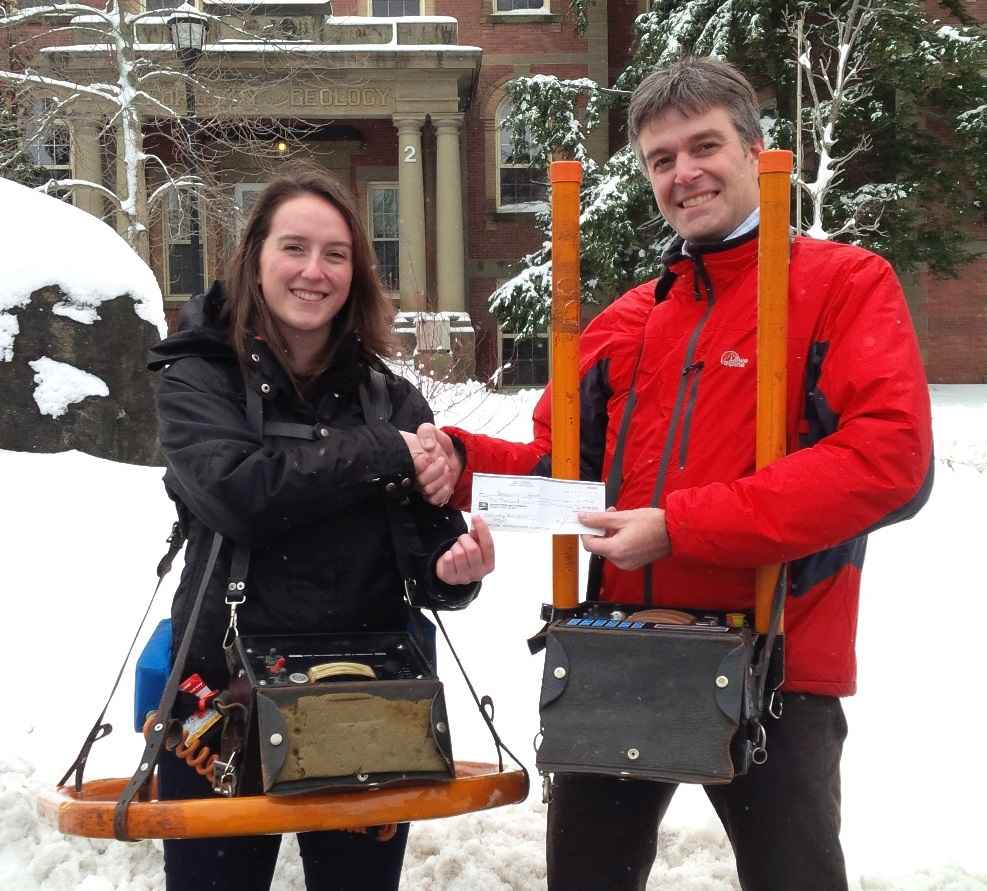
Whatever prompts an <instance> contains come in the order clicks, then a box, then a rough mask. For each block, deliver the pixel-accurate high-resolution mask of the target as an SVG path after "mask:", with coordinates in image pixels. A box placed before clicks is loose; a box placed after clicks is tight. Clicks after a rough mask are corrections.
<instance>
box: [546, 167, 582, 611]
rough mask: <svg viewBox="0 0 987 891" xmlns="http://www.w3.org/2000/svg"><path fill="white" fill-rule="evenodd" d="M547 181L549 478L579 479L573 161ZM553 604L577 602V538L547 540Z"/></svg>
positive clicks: (577, 170) (576, 181)
mask: <svg viewBox="0 0 987 891" xmlns="http://www.w3.org/2000/svg"><path fill="white" fill-rule="evenodd" d="M550 178H551V182H552V476H553V477H556V478H557V479H566V480H577V479H579V303H580V295H581V291H582V288H581V285H580V276H579V186H580V184H581V183H582V178H583V168H582V165H581V164H580V163H579V162H578V161H553V162H552V165H551V168H550ZM552 602H553V603H554V604H555V606H556V607H559V608H563V609H565V608H571V607H574V606H575V605H576V604H577V603H578V602H579V548H578V541H577V536H575V535H555V536H553V538H552Z"/></svg>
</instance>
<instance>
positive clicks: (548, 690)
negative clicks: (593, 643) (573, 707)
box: [539, 630, 569, 708]
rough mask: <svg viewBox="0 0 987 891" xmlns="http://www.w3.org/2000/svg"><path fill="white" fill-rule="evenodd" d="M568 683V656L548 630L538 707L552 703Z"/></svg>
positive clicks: (560, 642)
mask: <svg viewBox="0 0 987 891" xmlns="http://www.w3.org/2000/svg"><path fill="white" fill-rule="evenodd" d="M568 683H569V656H568V654H567V653H566V651H565V647H564V646H563V645H562V641H561V640H560V638H559V635H558V634H553V633H552V631H551V630H549V632H548V634H547V635H546V636H545V668H544V672H543V673H542V679H541V701H540V703H539V706H540V707H541V708H545V706H546V705H549V704H550V703H552V702H554V701H555V700H556V699H558V698H559V697H560V696H561V695H562V694H563V693H564V692H565V688H566V685H567V684H568Z"/></svg>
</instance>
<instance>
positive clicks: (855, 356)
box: [447, 233, 933, 696]
mask: <svg viewBox="0 0 987 891" xmlns="http://www.w3.org/2000/svg"><path fill="white" fill-rule="evenodd" d="M692 252H693V253H694V254H695V256H694V257H687V256H683V255H682V254H681V253H678V252H673V253H672V254H671V255H670V256H668V257H666V265H665V268H666V272H665V274H664V275H663V276H662V278H661V279H660V280H658V281H656V282H655V281H652V282H649V283H647V284H645V285H641V286H640V287H638V288H635V289H633V290H631V291H629V292H628V293H626V294H625V295H623V296H622V297H621V298H620V299H619V300H617V301H615V302H614V303H613V304H612V305H611V306H609V307H608V308H607V309H606V310H605V311H604V312H602V313H601V314H600V315H599V316H598V317H597V318H595V319H594V320H593V321H592V322H591V323H590V324H589V325H588V326H587V328H586V330H585V332H584V333H583V335H582V338H581V341H580V349H581V359H580V372H581V398H582V403H581V424H582V453H581V463H582V474H583V477H584V478H589V479H607V478H608V476H609V474H610V472H611V468H612V466H613V460H614V447H615V443H616V442H617V438H618V430H619V429H620V426H621V423H622V419H623V417H624V409H625V406H626V405H627V403H628V398H629V396H630V395H631V394H633V398H634V403H633V406H632V411H631V412H630V413H629V414H628V418H629V421H628V427H627V435H626V439H625V444H624V448H623V467H622V473H620V474H619V477H620V483H619V491H618V494H617V496H616V505H617V507H618V508H619V509H628V508H636V507H648V506H657V507H661V508H664V509H665V511H666V522H667V526H668V534H669V539H670V541H671V548H672V553H671V556H669V557H668V558H666V559H664V560H659V561H656V562H655V563H653V564H651V565H650V566H648V567H646V568H645V569H644V570H637V571H633V572H631V571H622V570H619V569H617V568H616V567H614V566H613V565H611V564H605V566H604V572H603V585H602V590H601V592H600V597H601V598H602V599H604V600H608V601H617V602H630V603H637V602H644V601H646V599H647V598H646V597H645V590H646V587H647V582H646V580H645V574H650V589H651V591H652V592H653V593H652V595H651V602H653V603H655V604H656V605H668V606H680V607H690V606H694V607H701V608H707V609H747V608H751V607H752V606H753V601H754V593H753V590H754V570H753V567H756V566H759V565H763V564H771V563H779V562H789V563H790V588H789V592H788V594H789V596H788V600H787V603H786V613H785V632H786V647H787V655H786V683H785V688H786V689H789V690H796V691H803V692H809V693H820V694H825V695H835V696H843V695H849V694H851V693H853V692H854V690H855V687H856V662H855V657H854V638H855V635H856V627H857V600H858V593H859V587H860V571H861V567H862V565H863V558H864V549H865V545H866V540H867V533H868V532H870V531H872V530H873V529H876V528H877V527H879V526H883V525H886V524H888V523H892V522H895V521H897V520H901V519H904V518H906V517H909V516H911V515H912V514H914V513H915V512H916V511H917V510H918V509H919V508H920V507H921V506H922V504H924V503H925V500H926V499H927V498H928V494H929V491H930V489H931V484H932V467H933V462H932V435H931V427H930V416H929V392H928V386H927V384H926V381H925V375H924V372H923V369H922V363H921V359H920V356H919V351H918V344H917V342H916V339H915V334H914V331H913V329H912V324H911V320H910V318H909V314H908V309H907V307H906V304H905V301H904V297H903V295H902V292H901V287H900V286H899V284H898V281H897V279H896V277H895V275H894V272H893V271H892V269H891V267H890V266H889V265H888V264H887V263H886V262H885V261H884V260H882V259H881V258H880V257H878V256H876V255H874V254H871V253H869V252H867V251H864V250H861V249H859V248H856V247H850V246H847V245H842V244H834V243H831V242H821V241H814V240H812V239H808V238H798V239H796V240H795V242H794V244H793V246H792V254H791V273H790V294H789V306H790V316H789V350H788V449H789V454H788V455H787V456H786V457H785V458H782V459H781V460H779V461H777V462H775V463H773V464H771V465H770V466H768V467H766V468H764V469H762V470H760V471H757V472H755V470H754V428H755V381H756V373H757V356H756V297H755V295H756V288H757V239H756V233H752V234H751V235H749V236H745V237H742V238H741V239H737V240H734V241H732V242H729V243H725V244H723V245H716V246H711V247H704V248H701V249H692ZM635 367H637V370H636V374H635ZM550 421H551V412H550V396H549V392H548V391H547V390H546V393H545V395H544V396H543V397H542V399H541V401H540V402H539V403H538V406H537V407H536V409H535V414H534V431H535V439H534V441H533V442H531V443H529V444H525V445H518V444H514V443H507V442H505V441H503V440H496V439H493V438H490V437H485V436H479V435H474V434H470V433H467V432H465V431H463V430H459V429H456V428H448V431H447V432H449V433H450V434H452V435H454V436H456V437H458V438H459V439H460V440H461V442H462V443H463V445H464V446H465V449H466V456H467V464H466V471H465V472H464V474H463V476H462V478H461V480H460V484H459V486H458V487H457V490H456V493H455V500H456V503H457V504H460V505H465V504H467V503H468V501H469V491H470V485H471V478H472V472H473V471H487V472H496V473H538V474H544V475H548V466H549V460H548V454H549V452H550V450H551V429H550ZM888 596H889V597H890V596H893V592H888Z"/></svg>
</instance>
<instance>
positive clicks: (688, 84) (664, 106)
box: [627, 56, 762, 165]
mask: <svg viewBox="0 0 987 891" xmlns="http://www.w3.org/2000/svg"><path fill="white" fill-rule="evenodd" d="M670 108H671V109H674V110H675V111H677V112H679V113H680V114H682V115H696V114H703V113H704V112H707V111H709V110H710V109H711V108H724V109H726V111H727V113H728V114H729V115H730V119H731V120H732V121H733V125H734V126H735V127H736V128H737V132H738V133H739V134H740V138H741V140H743V142H744V144H745V145H748V146H751V145H753V144H754V143H755V142H758V141H759V140H760V139H761V138H762V134H761V122H760V113H759V111H758V101H757V94H756V93H755V92H754V88H753V87H752V86H751V85H750V82H749V81H748V80H747V78H746V77H744V75H743V74H741V73H740V71H739V70H738V69H737V68H735V67H734V66H733V65H731V64H730V63H729V62H724V61H723V60H721V59H715V58H713V57H711V56H707V57H703V58H686V59H681V60H679V61H678V62H673V63H672V64H671V65H669V66H667V67H666V68H659V69H658V70H657V71H654V72H652V73H651V74H649V75H648V76H647V77H646V78H645V79H644V80H642V81H641V83H640V84H638V87H637V89H636V90H635V91H634V94H633V95H632V96H631V104H630V107H629V108H628V109H627V138H628V141H629V142H630V145H631V148H632V149H633V150H634V154H635V155H637V159H638V161H639V162H640V163H641V164H642V165H643V163H644V159H643V158H642V157H641V146H640V137H641V130H642V129H643V128H644V127H645V126H647V123H648V121H650V120H651V119H652V118H656V117H658V116H659V115H660V114H662V113H664V112H666V111H668V109H670Z"/></svg>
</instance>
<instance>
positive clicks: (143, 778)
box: [113, 532, 223, 841]
mask: <svg viewBox="0 0 987 891" xmlns="http://www.w3.org/2000/svg"><path fill="white" fill-rule="evenodd" d="M222 543H223V536H222V535H220V534H219V533H218V532H214V533H213V539H212V547H211V548H210V550H209V558H208V559H207V560H206V565H205V568H204V569H203V572H202V578H201V580H200V581H199V589H198V591H197V592H196V595H195V602H194V603H193V604H192V612H191V613H190V614H189V619H188V623H187V624H186V625H185V634H183V635H182V643H181V646H179V648H178V652H177V653H175V658H174V661H173V662H172V666H171V673H170V674H169V675H168V682H167V683H166V684H165V688H164V692H163V693H162V694H161V702H160V704H159V705H158V720H157V722H156V723H155V724H154V725H153V726H152V727H151V729H150V730H149V731H148V734H147V742H146V744H145V746H144V753H143V754H142V755H141V760H140V763H139V764H138V767H137V770H135V771H134V775H133V776H132V777H131V778H130V782H129V783H127V785H126V786H125V787H124V790H123V791H122V792H121V793H120V797H119V798H118V799H117V806H116V810H115V811H114V812H113V835H114V836H115V837H116V838H117V839H119V840H120V841H132V840H133V839H132V837H131V836H130V834H129V833H128V832H127V808H128V807H129V806H130V803H131V802H132V801H133V800H134V798H135V797H136V796H137V795H138V793H139V792H140V791H141V790H142V789H144V788H145V787H146V786H147V784H148V783H149V782H150V780H151V776H152V775H153V773H154V767H155V765H156V764H157V763H158V758H159V757H160V756H161V748H162V746H163V745H164V741H165V733H166V731H167V728H168V722H169V720H170V718H171V710H172V708H173V707H174V705H175V698H176V696H177V695H178V686H179V684H180V683H181V678H182V672H183V671H184V669H185V659H186V657H187V656H188V651H189V647H190V646H191V644H192V635H193V634H194V632H195V626H196V625H197V624H198V621H199V612H200V610H201V608H202V602H203V600H204V599H205V593H206V589H207V588H208V587H209V579H210V578H212V572H213V568H214V567H215V565H216V558H217V557H218V556H219V548H220V545H222Z"/></svg>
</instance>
